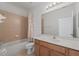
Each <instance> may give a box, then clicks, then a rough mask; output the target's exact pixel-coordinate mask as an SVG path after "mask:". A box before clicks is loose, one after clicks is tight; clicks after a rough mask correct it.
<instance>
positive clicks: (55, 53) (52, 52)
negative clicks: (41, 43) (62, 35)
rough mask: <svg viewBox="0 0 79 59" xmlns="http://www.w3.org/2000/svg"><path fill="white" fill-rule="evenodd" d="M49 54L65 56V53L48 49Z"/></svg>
mask: <svg viewBox="0 0 79 59" xmlns="http://www.w3.org/2000/svg"><path fill="white" fill-rule="evenodd" d="M50 56H65V55H64V54H62V53H60V52H57V51H54V50H51V51H50Z"/></svg>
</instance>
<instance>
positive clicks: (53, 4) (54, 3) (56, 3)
mask: <svg viewBox="0 0 79 59" xmlns="http://www.w3.org/2000/svg"><path fill="white" fill-rule="evenodd" d="M60 3H61V2H53V3H51V4H49V5H48V6H47V7H46V9H47V10H48V9H50V8H52V7H54V6H55V5H58V4H60Z"/></svg>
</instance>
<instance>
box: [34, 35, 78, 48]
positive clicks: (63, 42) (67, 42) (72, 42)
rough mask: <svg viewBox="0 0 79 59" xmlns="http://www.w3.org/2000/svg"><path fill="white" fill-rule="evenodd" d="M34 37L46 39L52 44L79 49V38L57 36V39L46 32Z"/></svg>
mask: <svg viewBox="0 0 79 59" xmlns="http://www.w3.org/2000/svg"><path fill="white" fill-rule="evenodd" d="M33 38H34V39H38V40H42V41H45V42H48V43H51V44H56V45H60V46H64V47H67V48H71V49H75V50H79V39H78V38H72V39H69V38H62V37H57V36H56V39H53V36H51V35H45V34H41V35H37V36H34V37H33Z"/></svg>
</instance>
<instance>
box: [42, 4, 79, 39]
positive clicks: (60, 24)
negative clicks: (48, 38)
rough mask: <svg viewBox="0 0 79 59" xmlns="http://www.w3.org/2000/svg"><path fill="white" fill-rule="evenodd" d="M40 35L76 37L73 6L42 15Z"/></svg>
mask: <svg viewBox="0 0 79 59" xmlns="http://www.w3.org/2000/svg"><path fill="white" fill-rule="evenodd" d="M42 34H50V35H54V36H61V37H68V38H73V37H77V21H76V10H75V4H74V3H73V4H70V5H67V6H65V7H63V8H59V9H56V10H53V11H50V12H47V13H44V14H42Z"/></svg>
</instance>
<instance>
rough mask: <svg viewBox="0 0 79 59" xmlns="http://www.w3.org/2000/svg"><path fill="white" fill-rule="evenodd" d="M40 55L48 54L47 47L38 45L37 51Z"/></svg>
mask: <svg viewBox="0 0 79 59" xmlns="http://www.w3.org/2000/svg"><path fill="white" fill-rule="evenodd" d="M39 54H40V56H49V49H48V48H47V47H44V46H40V51H39Z"/></svg>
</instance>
